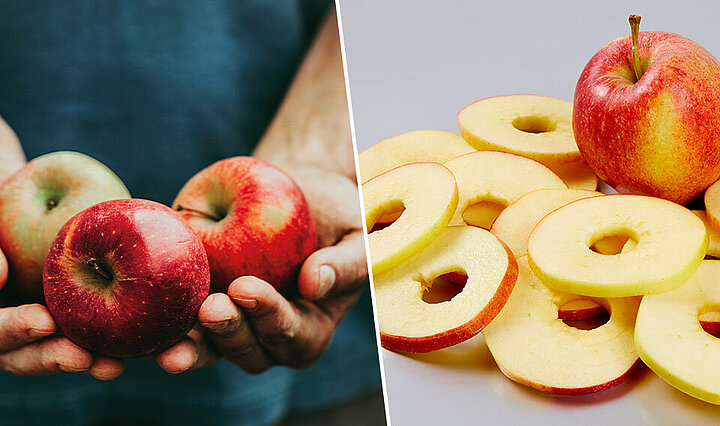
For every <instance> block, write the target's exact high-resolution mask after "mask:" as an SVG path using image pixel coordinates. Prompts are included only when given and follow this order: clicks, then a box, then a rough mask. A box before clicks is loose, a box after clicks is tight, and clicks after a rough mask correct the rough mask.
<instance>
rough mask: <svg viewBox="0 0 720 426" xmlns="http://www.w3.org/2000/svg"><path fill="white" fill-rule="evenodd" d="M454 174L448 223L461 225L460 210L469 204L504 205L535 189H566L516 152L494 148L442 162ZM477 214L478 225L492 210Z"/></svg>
mask: <svg viewBox="0 0 720 426" xmlns="http://www.w3.org/2000/svg"><path fill="white" fill-rule="evenodd" d="M445 166H447V168H448V169H450V171H452V172H453V174H454V175H455V179H456V180H457V185H458V195H459V200H458V206H457V210H456V211H455V214H454V216H453V218H452V219H451V221H450V223H451V224H454V225H455V224H464V223H466V222H465V221H463V213H464V212H465V209H466V208H467V207H468V206H470V205H471V204H475V203H478V202H479V201H484V200H487V201H492V202H493V203H499V204H501V205H503V206H507V205H509V204H510V203H513V202H514V201H515V200H517V199H518V198H520V197H522V196H523V195H525V194H527V193H528V192H531V191H534V190H536V189H543V188H567V185H566V184H565V183H564V182H563V181H562V180H561V179H560V178H559V177H558V176H557V175H556V174H555V173H553V172H552V171H551V170H550V169H548V168H547V167H545V166H543V165H542V164H540V163H538V162H537V161H533V160H530V159H528V158H524V157H520V156H519V155H514V154H508V153H504V152H496V151H476V152H472V153H470V154H465V155H461V156H459V157H456V158H454V159H452V160H450V161H448V162H447V163H445ZM496 212H497V209H494V210H493V213H486V214H481V217H483V218H484V219H483V223H482V224H475V223H468V224H469V225H476V226H480V227H482V225H486V226H487V223H488V221H489V220H488V219H487V218H489V217H491V216H492V214H494V213H496Z"/></svg>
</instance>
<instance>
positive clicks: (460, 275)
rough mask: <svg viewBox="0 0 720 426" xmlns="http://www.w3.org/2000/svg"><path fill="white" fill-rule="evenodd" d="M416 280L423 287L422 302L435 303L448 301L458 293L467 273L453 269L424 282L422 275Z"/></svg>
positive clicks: (463, 286)
mask: <svg viewBox="0 0 720 426" xmlns="http://www.w3.org/2000/svg"><path fill="white" fill-rule="evenodd" d="M418 281H420V282H421V283H423V285H424V287H425V291H424V292H423V297H422V300H423V302H425V303H429V304H436V303H442V302H448V301H450V300H452V299H453V298H454V297H455V296H457V295H458V294H460V293H461V292H462V291H463V288H465V283H467V275H466V274H465V273H464V272H459V271H455V272H448V273H446V274H443V275H440V276H439V277H437V278H435V279H434V280H432V281H430V282H425V281H424V280H423V279H422V277H420V278H419V279H418Z"/></svg>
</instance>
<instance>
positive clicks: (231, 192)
mask: <svg viewBox="0 0 720 426" xmlns="http://www.w3.org/2000/svg"><path fill="white" fill-rule="evenodd" d="M173 208H174V209H175V210H177V211H178V212H179V213H180V215H181V216H182V217H183V218H184V219H185V220H187V222H188V223H189V224H190V227H191V228H193V230H194V231H195V232H196V233H197V234H198V235H199V236H200V239H201V240H202V241H203V244H205V249H206V250H207V254H208V258H209V259H210V273H211V275H212V291H214V292H225V291H227V289H228V287H229V285H230V283H231V282H232V281H233V280H234V279H235V278H237V277H240V276H243V275H253V276H256V277H258V278H261V279H263V280H265V281H267V282H269V283H270V284H272V285H274V286H275V288H277V289H278V291H280V292H284V293H286V294H287V292H290V291H295V290H296V289H295V288H293V287H291V286H292V285H293V284H294V283H295V282H296V280H297V275H298V272H299V271H300V267H301V266H302V263H303V261H304V260H305V259H306V258H307V257H308V256H309V255H310V253H312V252H313V251H314V250H315V248H316V246H317V238H316V235H315V225H314V223H313V219H312V216H311V214H310V208H309V207H308V204H307V202H306V201H305V197H304V196H303V193H302V191H301V190H300V188H299V187H298V186H297V185H296V184H295V182H294V181H293V180H292V179H291V178H290V177H289V176H288V175H287V174H285V173H284V172H283V171H282V170H280V169H278V168H277V167H275V166H272V165H270V164H268V163H266V162H264V161H262V160H258V159H256V158H252V157H233V158H228V159H225V160H221V161H218V162H217V163H215V164H213V165H211V166H209V167H207V168H206V169H204V170H202V171H200V172H199V173H198V174H196V175H195V176H193V177H192V178H191V179H190V180H189V181H188V182H187V183H186V184H185V186H184V187H183V188H182V190H180V193H179V194H178V195H177V197H176V198H175V201H174V202H173Z"/></svg>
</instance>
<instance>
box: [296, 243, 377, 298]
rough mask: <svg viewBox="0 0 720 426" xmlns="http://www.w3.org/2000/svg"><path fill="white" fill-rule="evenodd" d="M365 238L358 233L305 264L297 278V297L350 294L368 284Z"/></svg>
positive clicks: (319, 252) (326, 249)
mask: <svg viewBox="0 0 720 426" xmlns="http://www.w3.org/2000/svg"><path fill="white" fill-rule="evenodd" d="M367 278H368V266H367V257H366V255H365V236H364V235H363V231H362V230H361V229H358V230H356V231H353V232H351V233H350V234H347V235H345V236H344V237H343V238H342V239H341V240H340V242H338V243H337V244H335V245H334V246H329V247H325V248H322V249H320V250H318V251H316V252H315V253H313V254H311V255H310V257H308V258H307V259H306V260H305V263H304V264H303V266H302V268H301V269H300V274H299V276H298V286H299V288H300V294H301V295H302V296H303V297H304V298H305V299H309V300H316V299H320V298H323V297H328V296H330V297H333V296H339V295H343V294H347V293H352V292H354V291H356V290H358V289H359V288H360V287H362V286H363V285H365V284H366V283H367Z"/></svg>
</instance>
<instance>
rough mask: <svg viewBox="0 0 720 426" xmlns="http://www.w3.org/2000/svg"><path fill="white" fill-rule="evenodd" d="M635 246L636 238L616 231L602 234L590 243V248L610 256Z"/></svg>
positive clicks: (625, 251)
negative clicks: (605, 234) (610, 233)
mask: <svg viewBox="0 0 720 426" xmlns="http://www.w3.org/2000/svg"><path fill="white" fill-rule="evenodd" d="M635 246H637V240H635V238H633V237H632V236H630V235H626V234H623V233H618V234H614V235H607V236H603V237H601V238H599V239H597V240H595V241H593V242H592V243H591V244H590V250H592V251H594V252H595V253H598V254H604V255H606V256H612V255H616V254H621V253H627V252H628V251H630V250H632V249H634V248H635Z"/></svg>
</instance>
